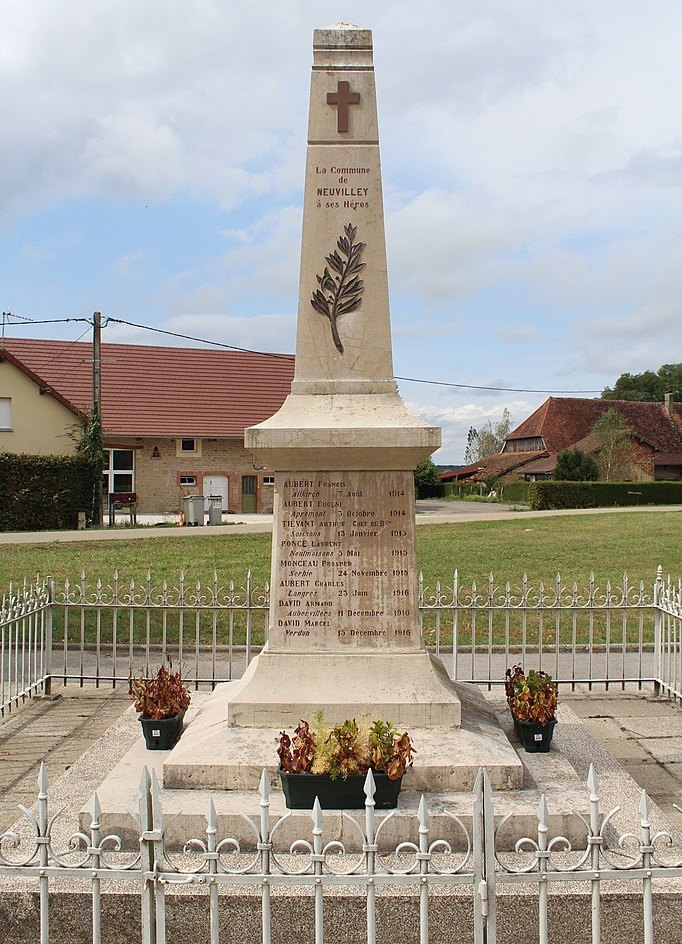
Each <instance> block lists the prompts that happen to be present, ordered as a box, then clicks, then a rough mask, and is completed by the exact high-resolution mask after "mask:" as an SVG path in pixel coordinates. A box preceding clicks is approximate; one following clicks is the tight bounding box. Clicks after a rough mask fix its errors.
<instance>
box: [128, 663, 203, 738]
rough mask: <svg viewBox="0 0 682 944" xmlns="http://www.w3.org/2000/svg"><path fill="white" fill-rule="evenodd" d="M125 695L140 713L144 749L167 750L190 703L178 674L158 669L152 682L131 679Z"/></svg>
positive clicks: (179, 730) (162, 668)
mask: <svg viewBox="0 0 682 944" xmlns="http://www.w3.org/2000/svg"><path fill="white" fill-rule="evenodd" d="M129 693H130V697H131V698H132V699H133V703H134V705H135V710H136V711H139V712H140V724H141V725H142V733H143V734H144V739H145V743H146V745H147V749H148V750H150V751H167V750H170V748H171V747H173V745H174V744H175V742H176V741H177V739H178V738H179V737H180V733H181V731H182V722H183V719H184V717H185V711H186V710H187V708H188V706H189V702H190V695H189V691H188V690H187V687H186V686H185V684H184V682H183V681H182V678H181V677H180V673H179V672H169V671H168V669H167V668H166V667H165V666H163V665H162V666H161V668H160V669H159V670H158V672H157V673H156V675H154V676H153V677H152V678H148V679H145V678H143V679H138V678H134V677H133V676H132V675H131V677H130V681H129Z"/></svg>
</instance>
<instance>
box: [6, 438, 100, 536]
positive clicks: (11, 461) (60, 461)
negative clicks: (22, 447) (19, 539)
mask: <svg viewBox="0 0 682 944" xmlns="http://www.w3.org/2000/svg"><path fill="white" fill-rule="evenodd" d="M100 475H101V468H98V467H96V466H95V465H94V464H93V463H92V462H90V461H89V460H88V459H85V458H82V457H80V456H29V455H20V454H14V453H9V452H5V453H1V454H0V496H1V497H0V531H50V530H59V529H64V528H76V527H77V526H78V512H79V511H87V510H88V509H89V508H90V507H91V505H92V493H93V487H94V483H95V482H96V481H98V479H99V477H100Z"/></svg>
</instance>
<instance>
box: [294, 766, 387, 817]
mask: <svg viewBox="0 0 682 944" xmlns="http://www.w3.org/2000/svg"><path fill="white" fill-rule="evenodd" d="M372 775H373V776H374V782H375V784H376V793H375V794H374V804H375V807H376V809H377V810H394V809H395V808H396V806H397V805H398V794H399V793H400V787H401V786H402V777H399V778H398V779H397V780H389V778H388V777H387V776H386V774H384V773H377V772H376V771H372ZM279 776H280V780H281V781H282V790H283V791H284V798H285V800H286V804H287V809H289V810H312V808H313V803H314V802H315V797H318V798H319V801H320V806H321V807H322V809H323V810H362V809H364V808H365V800H366V797H365V776H366V775H365V774H358V775H356V776H351V777H346V779H345V780H344V779H343V778H342V777H338V778H337V779H336V780H332V779H331V778H330V777H329V776H328V775H322V776H316V775H314V774H292V773H286V771H284V770H282V769H281V768H280V771H279Z"/></svg>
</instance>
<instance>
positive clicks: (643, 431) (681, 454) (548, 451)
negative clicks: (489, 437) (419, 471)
mask: <svg viewBox="0 0 682 944" xmlns="http://www.w3.org/2000/svg"><path fill="white" fill-rule="evenodd" d="M611 409H613V410H615V411H616V412H617V413H618V414H619V415H620V416H621V417H622V418H623V419H624V420H625V421H626V423H627V424H628V426H629V427H630V428H631V429H632V431H633V435H632V461H633V477H635V478H639V479H650V480H652V479H655V480H668V481H669V480H677V479H680V478H682V406H681V405H680V404H678V403H675V402H674V401H673V399H672V397H671V396H669V395H668V396H666V399H665V402H664V403H655V402H644V401H639V400H597V399H593V400H589V399H580V398H577V397H549V399H548V400H545V402H544V403H543V404H542V406H540V407H538V409H537V410H536V411H535V412H534V413H532V414H531V415H530V416H529V417H528V419H526V420H524V421H523V423H521V425H520V426H517V428H516V429H515V430H513V431H512V432H511V433H510V434H509V436H508V437H507V439H506V441H505V443H504V446H503V447H502V450H501V452H499V453H498V454H497V455H494V456H489V457H488V458H486V459H483V460H481V462H478V463H475V464H474V465H470V466H465V467H464V468H461V469H457V470H456V471H454V472H444V473H443V474H442V475H441V476H440V478H441V481H445V482H447V481H463V480H468V481H484V480H489V479H492V478H503V479H507V480H509V479H518V478H525V479H527V480H529V481H534V480H535V479H539V478H549V477H550V476H551V475H552V473H553V471H554V469H555V467H556V457H557V455H558V453H559V452H561V451H562V450H564V449H576V448H577V449H583V450H584V451H586V452H595V451H596V450H597V449H598V444H597V443H596V441H595V440H594V438H593V437H592V436H591V432H592V428H593V427H594V424H595V423H596V422H597V420H598V419H599V417H600V416H602V415H603V414H604V413H605V412H606V411H607V410H611Z"/></svg>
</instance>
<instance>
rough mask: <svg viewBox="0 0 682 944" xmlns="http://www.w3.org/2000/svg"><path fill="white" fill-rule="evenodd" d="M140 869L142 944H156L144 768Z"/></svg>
mask: <svg viewBox="0 0 682 944" xmlns="http://www.w3.org/2000/svg"><path fill="white" fill-rule="evenodd" d="M139 816H140V867H141V869H142V876H143V878H142V882H143V884H142V895H141V904H142V944H156V868H155V866H156V850H155V839H156V837H155V834H154V818H153V811H152V782H151V778H150V776H149V770H148V769H147V767H145V768H144V769H143V770H142V776H141V778H140V806H139Z"/></svg>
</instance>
